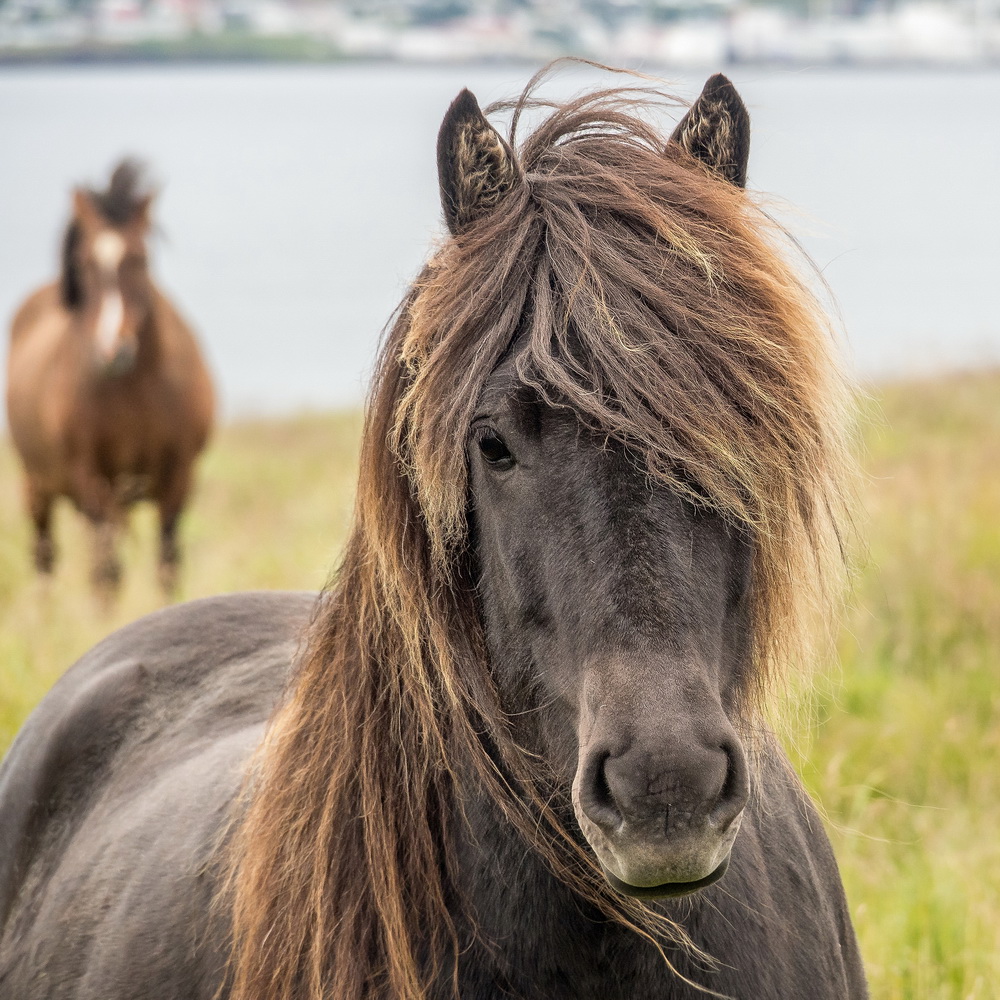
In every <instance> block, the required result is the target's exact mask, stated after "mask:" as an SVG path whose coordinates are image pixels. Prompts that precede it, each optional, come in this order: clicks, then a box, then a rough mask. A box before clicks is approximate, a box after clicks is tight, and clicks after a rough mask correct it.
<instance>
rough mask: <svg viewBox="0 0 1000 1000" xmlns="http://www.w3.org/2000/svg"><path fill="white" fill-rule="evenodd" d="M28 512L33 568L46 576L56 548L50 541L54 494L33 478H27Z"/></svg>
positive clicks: (53, 560)
mask: <svg viewBox="0 0 1000 1000" xmlns="http://www.w3.org/2000/svg"><path fill="white" fill-rule="evenodd" d="M27 492H28V512H29V514H30V515H31V521H32V523H33V524H34V526H35V569H36V570H38V572H39V573H44V574H45V575H46V576H48V574H50V573H51V572H52V567H53V565H54V564H55V558H56V550H55V546H54V545H53V543H52V503H53V501H54V500H55V496H54V495H53V494H52V493H50V492H49V491H48V490H45V489H43V488H42V487H41V486H39V485H38V483H36V482H34V481H33V480H31V479H29V480H28V490H27Z"/></svg>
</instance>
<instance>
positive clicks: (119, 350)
mask: <svg viewBox="0 0 1000 1000" xmlns="http://www.w3.org/2000/svg"><path fill="white" fill-rule="evenodd" d="M76 218H77V221H78V223H79V224H80V225H81V227H82V229H83V233H84V239H83V241H82V245H81V250H80V253H81V255H82V264H83V268H82V273H83V275H84V281H85V288H84V296H85V301H86V303H87V306H86V308H87V309H88V310H89V315H90V317H91V320H92V322H91V324H90V328H91V329H92V331H93V348H94V354H95V358H96V361H97V364H98V365H99V366H100V367H101V368H102V369H103V370H105V371H106V372H107V373H109V374H120V373H122V372H124V371H127V370H129V369H130V368H131V367H132V365H133V363H134V362H135V358H136V354H137V353H138V346H139V330H140V329H141V327H142V325H143V324H144V323H145V321H146V319H147V316H148V313H149V308H150V303H151V298H152V289H151V284H150V279H149V271H148V268H147V265H146V249H145V232H146V221H145V215H144V213H143V214H142V215H141V217H136V218H134V219H132V220H130V221H129V222H127V223H125V224H124V225H121V226H112V225H108V224H107V223H106V222H104V221H103V220H100V218H99V217H98V216H97V215H96V213H95V212H94V211H93V210H92V209H91V210H90V211H89V212H88V211H83V212H81V211H80V210H79V209H78V211H77V216H76Z"/></svg>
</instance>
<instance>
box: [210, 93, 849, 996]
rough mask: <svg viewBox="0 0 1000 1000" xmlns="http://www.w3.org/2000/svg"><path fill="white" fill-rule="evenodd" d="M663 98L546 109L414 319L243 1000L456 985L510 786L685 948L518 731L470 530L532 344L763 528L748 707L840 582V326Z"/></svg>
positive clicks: (279, 724) (279, 729) (519, 813)
mask: <svg viewBox="0 0 1000 1000" xmlns="http://www.w3.org/2000/svg"><path fill="white" fill-rule="evenodd" d="M650 96H651V95H650V94H649V93H647V92H645V91H642V92H639V91H635V90H613V91H604V92H601V93H597V94H592V95H589V96H586V97H583V98H579V99H577V100H574V101H571V102H568V103H566V104H563V105H559V106H551V112H550V114H549V115H548V117H547V119H546V120H545V121H544V122H542V123H541V124H540V125H539V126H538V127H537V128H536V129H535V131H534V132H533V133H532V134H531V135H530V136H529V137H528V138H527V139H526V140H525V141H524V143H523V144H522V145H521V147H520V150H519V161H520V164H521V167H522V169H523V171H524V173H525V176H526V184H525V185H523V186H521V187H519V188H517V189H515V190H514V191H513V192H512V193H511V194H509V195H508V196H507V198H506V199H505V201H504V203H503V205H502V207H501V209H500V210H498V211H496V212H495V213H493V214H491V215H489V216H488V217H486V218H484V219H482V220H481V221H480V222H478V223H477V224H476V225H474V226H472V227H471V228H470V229H469V231H468V232H467V233H465V234H463V235H462V236H461V237H459V238H456V239H452V240H450V241H449V242H448V243H447V244H446V245H445V246H444V247H443V249H441V251H440V252H439V253H438V254H437V255H436V256H435V258H434V259H433V260H432V261H431V263H430V264H429V265H428V267H427V268H426V270H425V272H424V274H423V275H422V276H421V277H420V279H419V280H418V281H417V282H416V284H415V286H414V288H413V290H412V291H411V293H410V295H409V296H408V298H407V300H406V301H405V302H404V303H403V305H402V307H401V308H400V311H399V314H398V317H397V319H396V322H395V324H394V326H393V328H392V330H391V332H390V333H389V336H388V339H387V341H386V343H385V346H384V348H383V351H382V354H381V359H380V362H379V366H378V371H377V375H376V380H375V384H374V387H373V389H372V395H371V400H370V405H369V410H368V415H367V422H366V427H365V433H364V442H363V446H362V457H361V469H360V478H359V485H358V498H357V507H356V516H355V525H354V529H353V532H352V535H351V538H350V540H349V542H348V545H347V548H346V552H345V554H344V558H343V562H342V564H341V566H340V569H339V571H338V573H337V575H336V578H335V583H334V585H333V586H332V588H331V589H330V590H329V591H328V593H327V594H326V595H325V597H324V599H323V604H322V607H321V610H320V612H319V614H318V617H317V620H316V622H315V625H314V627H313V629H312V632H311V635H310V638H309V643H308V648H307V649H306V651H305V655H304V656H303V657H302V660H301V662H300V664H299V666H298V669H297V672H296V674H295V676H294V678H293V681H292V684H291V687H290V690H289V693H288V696H287V700H286V702H285V704H284V706H283V708H282V709H281V710H280V712H279V713H278V715H277V717H276V719H275V720H274V721H273V723H272V726H271V730H270V733H269V736H268V739H267V741H266V743H265V746H264V748H263V750H262V752H261V753H260V755H259V756H258V759H257V770H256V773H255V775H254V778H253V781H252V783H251V786H250V790H249V802H248V807H247V812H246V816H245V818H244V819H243V821H242V823H241V825H240V827H239V828H238V830H237V832H236V835H235V837H234V840H233V844H232V849H231V859H232V870H231V877H230V885H229V890H228V891H229V893H231V896H227V897H226V898H227V899H231V901H232V905H233V915H234V948H233V953H232V964H231V982H232V994H231V995H232V997H233V1000H261V998H264V997H266V998H268V1000H293V998H294V1000H361V998H379V997H382V998H387V1000H388V998H393V1000H421V998H423V997H425V996H426V993H427V990H428V988H429V987H430V986H431V985H432V984H441V983H447V982H448V979H449V977H451V976H452V975H453V973H454V969H455V963H456V962H457V959H458V957H459V956H458V949H459V947H460V945H459V940H458V933H457V931H456V926H455V923H454V922H453V917H454V914H455V912H456V908H457V907H459V906H461V899H460V896H459V895H458V894H457V878H456V877H455V876H456V872H455V858H454V857H453V853H452V846H451V845H452V843H453V840H454V836H453V828H454V827H455V826H456V825H457V824H460V823H462V822H463V820H462V812H461V804H460V803H461V800H462V797H463V795H462V790H464V791H465V793H466V794H468V792H469V791H470V790H471V791H472V792H473V793H475V794H487V795H490V796H491V797H492V798H493V799H495V800H496V801H497V802H499V803H500V805H501V808H502V809H503V810H504V812H505V814H506V816H507V817H508V819H509V821H510V822H511V823H512V824H513V825H514V826H515V827H516V828H517V829H518V830H520V832H521V833H522V835H523V836H524V837H525V838H526V839H527V841H528V842H529V843H530V844H531V845H532V846H533V847H534V848H535V849H536V850H537V851H539V852H540V853H541V854H542V855H543V856H544V857H545V858H546V860H547V862H548V863H549V865H550V866H551V868H552V870H553V871H554V872H555V874H556V875H557V876H558V877H560V878H562V879H564V880H566V881H567V882H568V883H569V884H572V885H573V886H574V888H575V889H576V890H577V892H579V893H580V895H581V896H583V897H584V898H586V899H587V900H589V901H590V902H591V903H593V904H594V905H596V906H598V907H599V908H600V909H601V910H602V911H603V912H604V913H605V914H606V915H607V916H608V918H609V919H612V920H615V921H617V922H619V923H621V924H624V925H626V926H629V927H632V928H633V929H635V930H636V931H637V932H638V933H640V934H642V935H643V936H645V937H646V938H647V939H648V940H650V941H651V942H653V943H654V945H656V946H659V943H666V942H668V941H673V942H678V941H681V942H682V941H683V934H682V932H680V930H679V929H678V928H676V927H674V926H673V925H672V924H670V922H669V921H667V920H665V919H664V918H662V917H661V916H659V915H657V914H656V913H654V912H653V911H651V910H649V909H647V908H646V907H644V906H643V905H642V904H640V903H638V902H635V901H631V900H627V899H624V898H618V897H613V896H612V894H611V893H610V891H609V890H607V889H606V888H605V883H604V881H603V878H602V876H601V875H600V873H599V872H598V871H597V869H596V867H595V864H594V862H593V861H592V860H591V859H590V857H589V855H588V854H587V853H586V852H585V851H583V850H582V849H581V848H580V847H579V846H578V845H577V843H576V841H575V840H574V838H573V835H572V833H571V832H570V831H568V830H566V829H564V828H563V826H562V825H561V823H560V821H559V819H558V817H557V816H556V813H555V812H554V811H553V809H551V808H550V807H549V806H547V805H546V803H547V802H548V801H549V798H550V796H551V794H552V788H551V784H550V783H548V784H547V782H548V776H547V775H545V774H544V773H541V772H542V767H543V765H542V764H541V763H540V762H539V761H537V760H533V759H530V758H529V757H528V755H526V754H525V753H524V752H523V751H521V750H520V749H519V748H518V747H517V746H516V745H515V744H514V742H513V740H512V739H511V737H510V735H509V730H508V727H507V724H506V722H505V720H504V717H503V713H502V711H501V709H500V706H499V704H498V702H497V696H496V692H495V690H494V687H493V685H492V683H491V679H490V674H489V670H488V665H487V663H486V659H485V655H484V652H483V643H482V636H481V626H480V623H479V620H478V616H477V613H476V609H475V605H474V602H473V599H472V587H471V583H470V577H471V572H472V571H471V567H470V553H469V552H468V547H467V539H466V506H467V497H466V467H465V441H466V435H467V432H468V426H469V421H470V418H471V417H472V409H473V407H474V406H475V404H476V401H477V398H478V396H479V391H480V389H481V387H482V386H483V383H484V381H485V380H486V379H487V378H488V377H489V375H490V373H491V372H492V371H493V369H494V368H495V366H496V364H497V363H498V361H499V360H500V358H501V357H502V356H503V355H504V354H505V353H506V352H507V350H508V348H509V347H510V346H511V344H512V342H513V341H514V340H515V338H516V339H517V344H518V353H517V367H518V371H519V373H520V376H521V378H522V379H523V380H524V382H525V383H527V384H529V385H532V386H534V387H536V388H537V389H538V391H540V392H542V393H543V394H544V395H545V396H546V398H548V399H549V400H550V401H551V402H552V403H553V404H555V405H566V406H569V407H571V408H572V409H573V410H575V411H576V412H577V413H578V414H579V416H580V419H581V420H583V421H584V422H585V423H587V424H588V425H589V426H591V427H594V428H596V429H599V430H600V431H601V432H602V433H604V434H606V435H608V436H609V437H611V438H614V439H616V440H618V441H621V442H624V443H625V444H626V445H627V446H628V447H629V448H630V449H632V450H633V451H634V453H635V454H636V455H637V456H638V457H639V458H640V459H641V460H642V461H644V462H645V464H646V466H647V468H648V470H649V474H650V475H651V476H653V477H655V478H656V479H658V480H661V481H663V482H665V483H667V484H668V485H669V486H670V487H671V488H673V489H677V490H681V491H684V492H686V493H687V494H688V495H689V496H691V497H692V498H693V499H694V500H695V501H696V502H698V503H703V504H709V505H711V506H713V507H715V508H717V509H718V510H719V511H721V512H722V513H723V514H724V515H725V516H726V517H727V518H729V519H730V520H731V521H732V522H733V523H734V524H736V525H739V526H742V527H744V528H745V529H746V530H748V531H749V532H751V533H752V535H753V537H754V538H755V540H756V557H755V567H754V594H755V597H754V600H755V623H754V628H755V653H754V662H753V670H752V674H751V675H750V676H748V677H747V678H745V690H746V699H745V702H746V705H745V708H746V711H747V712H748V713H750V712H752V711H753V709H754V707H755V706H756V705H759V704H760V703H761V698H762V696H763V694H764V693H765V691H766V689H767V686H768V682H769V681H773V680H775V679H776V678H778V677H779V676H780V673H781V670H782V668H783V667H784V666H785V665H787V664H788V663H789V662H792V661H803V660H804V657H805V653H806V650H807V647H808V641H807V639H808V635H809V632H810V627H811V623H812V622H813V621H814V615H813V614H808V613H807V612H809V611H815V610H817V609H821V608H823V607H824V606H825V604H826V601H827V599H828V597H829V582H830V581H831V580H833V581H837V580H839V574H838V573H836V572H835V571H834V570H835V568H836V566H837V565H838V564H839V562H840V554H839V548H840V547H839V531H838V525H839V522H840V516H841V510H842V502H841V483H842V482H843V472H844V468H845V464H844V448H843V443H842V440H841V433H840V428H841V426H842V424H841V419H840V417H841V403H842V393H841V391H840V389H839V385H840V383H839V380H838V378H837V376H836V373H835V371H834V368H833V365H832V363H831V360H830V357H829V354H828V340H829V337H828V335H827V331H826V329H825V327H824V325H823V321H822V319H821V316H820V314H819V311H818V310H817V308H816V307H815V304H814V302H813V300H812V299H811V297H810V296H809V294H808V293H807V291H806V290H805V289H804V287H803V286H802V284H801V283H800V282H799V280H798V279H797V278H796V277H795V276H794V274H793V273H792V272H791V271H790V270H789V268H788V267H787V266H786V264H785V263H784V261H783V259H782V257H781V254H780V253H779V252H778V250H777V249H776V246H777V244H778V243H779V242H780V241H781V234H780V232H778V231H776V230H775V227H774V226H772V225H771V224H770V223H769V222H768V220H767V219H766V218H765V217H764V215H763V214H762V213H761V212H760V211H758V210H757V209H756V208H755V207H754V206H753V205H752V203H751V202H750V200H749V199H748V197H747V195H746V194H745V192H743V191H741V190H739V189H737V188H735V187H733V186H731V185H729V184H727V183H725V182H723V181H721V180H719V179H717V178H715V177H714V176H712V175H711V174H710V173H709V171H708V170H707V169H705V168H702V167H701V166H700V164H698V163H696V162H695V161H694V160H692V159H691V158H690V157H689V156H688V155H687V154H686V153H684V152H683V151H681V149H680V148H679V147H674V146H672V145H671V146H668V147H667V148H666V151H664V145H665V140H664V139H663V137H662V136H661V135H660V134H659V132H658V131H657V130H656V129H655V128H653V127H652V126H650V125H648V124H646V123H645V122H644V121H642V120H641V119H640V118H639V117H637V113H638V112H640V111H641V110H642V109H643V107H644V106H645V105H646V104H647V103H648V102H649V100H650ZM532 103H533V102H532V100H531V99H530V97H529V96H527V94H526V95H525V96H522V98H521V101H520V102H519V104H518V105H517V112H519V111H520V109H521V107H524V106H528V105H530V104H532ZM517 112H516V113H515V121H516V117H517ZM513 142H514V136H512V145H513ZM484 731H486V732H489V733H490V736H491V739H492V740H493V742H494V743H495V746H496V750H497V751H498V753H499V759H500V760H501V761H502V763H503V772H502V773H501V772H500V771H498V770H497V768H496V766H495V765H494V763H493V762H492V761H491V758H490V756H489V755H488V753H487V752H486V750H485V749H484V747H483V743H482V739H481V735H480V734H481V733H482V732H484Z"/></svg>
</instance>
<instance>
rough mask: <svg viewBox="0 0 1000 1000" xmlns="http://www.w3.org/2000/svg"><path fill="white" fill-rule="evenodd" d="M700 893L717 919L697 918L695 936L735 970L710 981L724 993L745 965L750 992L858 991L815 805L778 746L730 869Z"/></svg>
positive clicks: (861, 980) (847, 924)
mask: <svg viewBox="0 0 1000 1000" xmlns="http://www.w3.org/2000/svg"><path fill="white" fill-rule="evenodd" d="M705 896H706V901H710V903H711V911H713V912H715V913H718V914H720V915H722V916H723V919H706V920H705V922H704V923H703V924H702V925H701V930H703V931H704V932H705V933H706V935H707V938H706V939H702V940H701V941H700V943H702V944H704V946H705V947H706V950H707V951H709V952H710V953H713V954H715V955H716V956H725V964H726V965H727V966H730V967H731V968H732V969H733V971H734V977H735V978H734V982H732V983H726V984H718V985H717V986H716V984H713V988H719V989H720V991H721V992H723V993H726V992H727V990H726V987H727V986H730V987H733V988H735V987H736V986H738V985H739V983H740V982H745V979H744V978H743V977H744V975H745V972H744V970H747V969H753V970H755V974H756V975H759V976H760V977H761V986H760V988H759V989H758V992H757V993H756V994H755V996H757V997H759V998H761V1000H763V998H765V997H768V998H770V997H774V998H775V1000H777V998H780V997H785V996H793V995H794V996H811V997H815V998H817V1000H819V998H829V1000H840V998H850V1000H863V998H865V997H867V995H868V992H867V986H866V984H865V976H864V970H863V966H862V963H861V957H860V952H859V950H858V944H857V939H856V937H855V933H854V929H853V926H852V924H851V919H850V911H849V909H848V906H847V899H846V897H845V894H844V888H843V885H842V882H841V878H840V872H839V870H838V867H837V861H836V858H835V857H834V853H833V848H832V847H831V845H830V841H829V838H828V837H827V834H826V830H825V829H824V825H823V821H822V819H821V817H820V815H819V813H818V811H817V809H816V807H815V806H814V805H813V803H812V801H811V800H810V798H809V796H808V794H807V793H806V791H805V789H804V788H803V786H802V783H801V781H800V780H799V778H798V776H797V775H795V774H794V772H793V771H792V768H791V765H790V764H789V763H788V761H787V759H786V758H785V757H784V755H783V754H782V753H781V752H780V751H778V750H777V749H771V750H769V751H768V752H767V753H766V754H765V757H764V759H763V760H762V762H761V773H760V784H759V787H758V789H757V792H756V794H755V796H754V799H753V801H752V802H751V805H750V807H749V809H748V811H747V814H746V815H745V816H744V821H743V826H742V827H741V830H740V833H739V836H738V837H737V839H736V845H735V849H734V853H733V858H732V861H731V863H730V869H729V872H728V873H727V875H726V877H725V878H724V879H723V880H722V882H720V883H719V886H718V888H716V887H714V886H713V887H712V888H711V889H708V890H706V891H705ZM705 912H706V913H708V912H709V911H705ZM699 923H701V922H700V921H699ZM734 929H738V932H734ZM748 931H750V932H749V933H748ZM696 937H697V935H696ZM720 938H724V939H725V940H720ZM713 939H714V940H713ZM763 956H766V961H764V960H763ZM723 978H724V977H723ZM765 983H766V984H767V985H766V986H765V985H764V984H765Z"/></svg>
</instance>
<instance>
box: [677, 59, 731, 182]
mask: <svg viewBox="0 0 1000 1000" xmlns="http://www.w3.org/2000/svg"><path fill="white" fill-rule="evenodd" d="M670 141H671V142H676V143H677V145H678V146H680V147H681V148H682V149H685V150H687V152H689V153H690V154H691V155H692V156H693V157H695V159H698V160H701V162H702V163H704V164H705V165H706V166H708V167H710V168H711V169H712V170H714V171H715V173H717V174H718V175H719V176H720V177H722V178H724V179H725V180H727V181H729V182H730V183H731V184H735V185H736V186H737V187H746V183H747V159H748V158H749V156H750V115H749V113H748V112H747V109H746V105H745V104H744V103H743V101H742V99H741V98H740V95H739V94H738V93H737V92H736V88H735V87H734V86H733V85H732V83H731V82H730V81H729V78H728V77H725V76H723V75H722V74H721V73H716V74H715V76H712V77H709V79H708V82H707V83H706V84H705V87H704V89H703V90H702V92H701V94H700V95H699V96H698V100H696V101H695V102H694V104H692V105H691V108H690V109H689V111H688V113H687V114H686V115H685V116H684V117H683V118H682V119H681V120H680V122H679V123H678V125H677V128H675V129H674V133H673V135H672V136H671V137H670Z"/></svg>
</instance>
